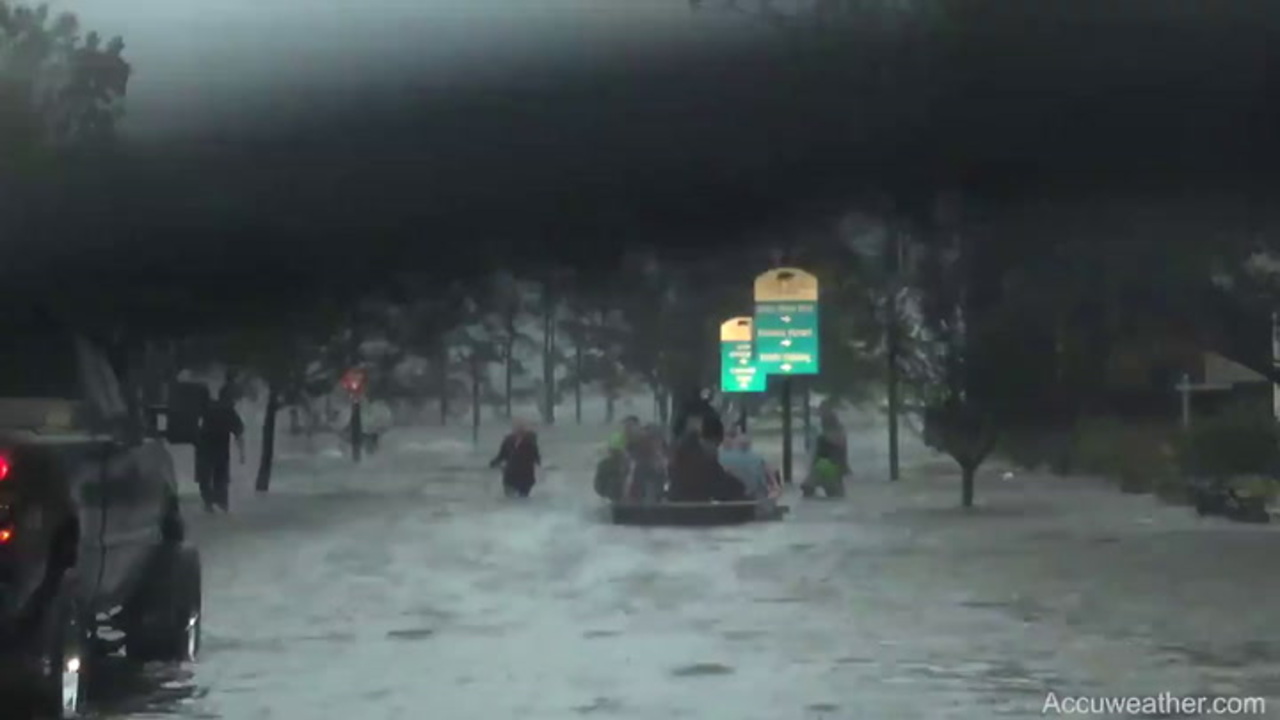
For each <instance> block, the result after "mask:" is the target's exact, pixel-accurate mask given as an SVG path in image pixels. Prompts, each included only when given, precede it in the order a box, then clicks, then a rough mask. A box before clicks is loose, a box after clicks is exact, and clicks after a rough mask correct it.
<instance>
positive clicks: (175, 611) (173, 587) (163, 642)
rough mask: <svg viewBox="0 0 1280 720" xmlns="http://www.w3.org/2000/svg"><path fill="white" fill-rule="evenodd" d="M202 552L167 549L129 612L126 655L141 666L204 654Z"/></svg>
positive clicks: (181, 660) (183, 660) (159, 557)
mask: <svg viewBox="0 0 1280 720" xmlns="http://www.w3.org/2000/svg"><path fill="white" fill-rule="evenodd" d="M201 594H202V589H201V573H200V553H199V551H197V550H196V549H195V548H194V547H191V546H189V545H178V546H172V547H168V546H167V547H164V548H162V549H161V550H160V552H159V553H158V554H157V555H156V557H155V559H154V560H153V561H152V566H151V572H150V573H149V574H148V575H147V577H146V579H145V580H143V582H142V585H141V587H139V588H138V594H137V595H136V596H134V598H133V600H132V601H131V602H130V603H129V606H128V608H127V610H126V612H127V617H128V618H129V620H128V622H127V624H126V627H125V653H126V654H127V655H128V657H129V658H130V659H131V660H136V661H139V662H153V661H158V662H192V661H194V660H195V659H196V657H197V655H199V653H200V629H201V628H200V626H201V623H202V617H201Z"/></svg>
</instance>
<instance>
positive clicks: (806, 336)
mask: <svg viewBox="0 0 1280 720" xmlns="http://www.w3.org/2000/svg"><path fill="white" fill-rule="evenodd" d="M755 301H756V315H755V327H754V331H755V351H756V366H757V367H758V368H759V371H760V372H761V373H764V374H767V375H817V374H818V349H819V338H818V278H816V277H814V276H813V275H812V274H810V273H807V272H805V271H804V270H799V269H797V268H775V269H773V270H770V271H769V272H766V273H764V274H762V275H760V276H759V277H757V278H756V282H755Z"/></svg>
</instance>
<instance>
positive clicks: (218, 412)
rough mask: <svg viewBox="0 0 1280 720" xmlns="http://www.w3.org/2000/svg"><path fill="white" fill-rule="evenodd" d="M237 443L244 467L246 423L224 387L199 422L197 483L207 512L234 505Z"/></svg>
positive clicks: (228, 389) (224, 510) (229, 390)
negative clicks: (233, 468)
mask: <svg viewBox="0 0 1280 720" xmlns="http://www.w3.org/2000/svg"><path fill="white" fill-rule="evenodd" d="M232 439H234V440H235V444H236V449H237V450H238V451H239V455H240V464H241V465H243V464H244V460H245V457H244V421H243V420H241V419H240V414H239V413H237V412H236V403H235V398H234V396H233V395H232V389H231V386H230V385H229V384H227V385H223V386H222V389H221V390H219V391H218V397H217V399H216V400H214V401H213V402H211V403H209V406H208V407H206V408H205V411H204V414H203V415H202V416H201V418H200V436H199V440H198V441H197V442H196V482H197V483H199V484H200V499H201V500H203V501H204V509H205V512H213V511H214V509H215V508H220V509H221V510H222V511H223V512H227V511H229V510H230V504H231V498H230V496H231V491H230V489H231V441H232Z"/></svg>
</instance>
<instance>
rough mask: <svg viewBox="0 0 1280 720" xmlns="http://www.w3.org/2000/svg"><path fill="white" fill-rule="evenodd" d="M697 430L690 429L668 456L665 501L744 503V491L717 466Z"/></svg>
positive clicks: (713, 455)
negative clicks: (668, 465) (668, 477)
mask: <svg viewBox="0 0 1280 720" xmlns="http://www.w3.org/2000/svg"><path fill="white" fill-rule="evenodd" d="M699 431H700V428H698V427H696V426H693V427H690V428H689V430H688V431H687V432H685V434H684V436H683V437H681V438H680V440H679V442H677V443H676V446H675V450H674V451H673V453H672V458H671V469H670V476H671V478H670V485H669V487H668V490H667V499H668V500H671V501H673V502H708V501H711V500H716V501H720V502H729V501H733V500H745V499H746V497H747V494H746V488H744V487H743V485H742V483H741V482H739V481H738V479H737V478H735V477H733V476H732V475H730V474H729V473H728V472H726V471H725V469H724V468H723V467H721V465H720V461H719V460H718V459H717V458H716V452H715V451H714V450H712V449H709V448H708V447H707V443H706V441H705V440H704V439H703V438H702V436H701V435H702V433H701V432H699Z"/></svg>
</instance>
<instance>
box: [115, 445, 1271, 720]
mask: <svg viewBox="0 0 1280 720" xmlns="http://www.w3.org/2000/svg"><path fill="white" fill-rule="evenodd" d="M546 442H547V444H548V445H550V446H551V447H552V452H550V453H548V454H549V455H550V456H551V457H553V458H554V459H555V460H556V461H557V462H558V463H559V467H558V469H555V470H553V471H551V472H549V473H548V475H549V477H548V479H547V482H545V483H544V484H543V485H541V486H539V488H538V489H537V492H536V496H535V497H534V498H533V499H531V500H529V501H526V502H518V501H514V502H513V501H509V500H504V499H502V498H501V497H500V496H499V493H498V492H497V488H496V485H495V482H494V481H493V479H492V478H491V477H490V476H489V475H488V474H485V473H483V472H481V471H477V470H476V467H477V466H478V465H480V466H482V464H483V460H484V459H485V458H481V457H479V456H478V455H477V456H474V457H465V456H459V457H454V458H453V459H451V460H450V459H441V458H440V457H437V456H434V455H430V454H429V453H425V454H422V455H420V456H413V455H412V454H408V455H405V456H403V457H394V456H388V457H385V458H382V459H381V460H380V461H379V462H382V463H384V464H383V466H381V469H378V470H376V472H375V471H372V470H364V471H362V472H369V473H371V474H370V475H369V476H368V477H364V478H361V479H360V483H363V484H360V483H348V486H349V487H347V488H345V489H344V488H342V487H341V483H338V482H336V481H335V482H332V483H330V485H328V486H324V487H321V488H319V489H315V490H314V491H311V492H307V493H299V494H297V495H290V493H289V491H288V489H287V488H286V489H285V490H284V491H282V494H281V495H280V496H278V497H275V498H272V499H270V500H267V501H261V502H259V503H257V504H251V505H249V506H246V507H245V508H244V509H243V511H242V512H241V513H239V514H237V515H233V516H231V517H225V518H213V519H211V520H210V519H205V518H200V519H198V520H197V521H196V525H197V534H198V535H199V536H200V537H201V539H202V541H203V545H204V553H205V562H206V615H207V621H206V622H207V624H206V636H205V648H204V657H203V659H202V661H201V662H200V663H199V665H198V666H197V667H195V668H194V669H192V670H188V671H171V672H168V674H167V675H166V676H164V677H158V676H157V675H156V673H151V674H150V675H147V676H143V677H134V678H133V679H132V680H130V679H129V678H128V677H125V676H124V675H120V676H117V677H114V679H113V680H112V682H111V683H110V685H111V688H110V689H109V690H105V689H104V690H103V692H102V698H101V700H100V706H101V707H102V714H103V716H104V717H121V718H124V717H131V718H132V717H138V718H141V717H185V718H210V719H214V718H222V719H225V720H258V719H261V720H267V719H270V720H326V719H329V718H333V719H334V720H339V719H340V720H350V719H351V718H361V719H368V720H393V719H394V720H400V719H405V720H408V719H411V718H423V717H441V718H450V719H451V720H470V719H473V718H474V719H475V720H494V719H495V718H516V717H521V718H531V719H544V718H545V719H546V720H562V719H564V718H572V717H578V716H582V717H598V718H618V719H641V718H643V719H646V720H649V719H656V718H684V717H687V718H726V719H727V718H734V719H735V720H778V718H813V719H816V718H825V719H828V720H834V719H836V718H840V719H844V718H850V719H852V718H868V719H871V720H876V719H878V718H885V719H886V720H888V719H894V720H910V719H911V718H930V719H935V718H964V719H972V720H983V719H985V718H993V717H1010V718H1032V717H1041V716H1042V715H1041V711H1042V709H1043V707H1044V702H1045V699H1046V696H1047V694H1048V693H1050V692H1053V693H1057V694H1058V695H1059V696H1067V695H1090V696H1133V695H1145V694H1156V693H1162V692H1168V693H1174V694H1176V695H1216V696H1232V697H1244V696H1265V697H1268V698H1272V701H1271V703H1270V705H1271V707H1272V708H1273V709H1274V710H1275V711H1280V637H1278V636H1277V629H1278V627H1280V626H1278V625H1277V621H1280V610H1278V609H1277V598H1280V595H1278V594H1277V593H1278V592H1280V572H1277V571H1276V568H1277V558H1278V557H1280V534H1277V532H1276V530H1274V529H1271V528H1256V527H1245V526H1238V525H1230V524H1226V523H1223V522H1218V521H1205V520H1200V519H1197V518H1195V517H1194V516H1193V514H1192V513H1190V512H1188V511H1187V510H1185V509H1182V508H1172V507H1165V506H1161V505H1159V504H1157V503H1156V502H1155V501H1154V500H1151V499H1149V498H1143V497H1132V496H1124V495H1121V494H1119V493H1118V492H1116V491H1114V490H1113V489H1111V488H1106V487H1102V486H1100V485H1098V484H1096V483H1092V482H1090V481H1086V480H1075V479H1073V480H1062V479H1045V478H1035V477H1030V476H1028V477H1019V478H1018V479H1016V480H1013V481H1007V480H1000V479H999V478H998V475H993V476H991V477H987V478H984V479H983V480H982V484H981V485H980V486H979V498H980V499H982V500H983V501H984V503H985V505H984V507H982V508H980V509H978V510H976V511H972V512H969V513H965V512H962V511H960V510H958V509H955V504H956V502H957V499H958V494H959V493H958V488H957V487H956V481H954V480H953V479H952V477H951V476H950V475H949V473H948V472H947V469H946V466H939V465H937V463H920V464H917V465H916V466H912V467H909V469H908V471H907V472H906V473H905V478H904V481H903V482H901V483H898V484H894V485H890V484H889V483H883V482H879V480H880V479H882V478H880V477H878V476H877V472H876V471H875V470H874V469H872V468H865V469H864V470H865V471H864V472H863V473H862V474H863V484H859V485H857V486H855V487H853V488H851V492H850V498H849V499H848V500H847V501H845V502H840V503H835V502H822V501H816V502H808V503H804V504H801V503H802V501H800V500H798V499H795V500H793V501H792V502H793V504H794V505H795V507H796V509H795V511H794V512H793V514H792V516H791V518H790V519H789V520H788V521H786V522H783V523H774V524H761V525H754V526H747V527H737V528H726V529H715V530H666V529H651V530H647V529H631V528H622V527H614V526H612V525H609V524H607V523H604V522H602V521H601V518H600V517H599V515H598V513H597V505H596V502H595V501H594V498H592V497H591V496H590V489H589V483H590V472H589V471H590V462H591V461H590V458H591V455H592V452H593V448H592V447H590V446H588V445H585V444H582V443H578V444H573V443H570V442H569V441H564V442H562V443H560V444H559V445H556V443H557V439H556V438H555V437H554V436H548V437H547V438H546ZM317 462H318V461H317ZM343 467H344V468H345V467H347V466H343ZM285 470H286V472H296V473H305V472H317V473H318V472H320V471H319V470H316V469H315V467H312V466H298V467H295V468H293V469H292V470H289V465H288V464H287V463H286V464H285ZM328 472H337V471H333V470H330V471H328ZM1272 714H1273V715H1276V716H1280V713H1278V712H1273V713H1272ZM1173 716H1174V715H1170V717H1173ZM1255 716H1256V715H1255ZM1266 716H1267V717H1270V716H1271V715H1266ZM1078 717H1079V716H1078Z"/></svg>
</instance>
